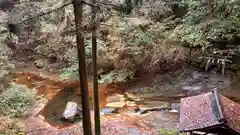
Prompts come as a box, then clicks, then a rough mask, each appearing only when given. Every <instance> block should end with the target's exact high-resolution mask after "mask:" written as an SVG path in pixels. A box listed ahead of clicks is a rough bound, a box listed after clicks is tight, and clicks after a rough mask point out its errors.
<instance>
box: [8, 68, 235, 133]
mask: <svg viewBox="0 0 240 135" xmlns="http://www.w3.org/2000/svg"><path fill="white" fill-rule="evenodd" d="M13 78H14V79H13V81H14V82H16V83H20V84H24V85H27V86H28V87H30V88H35V89H36V90H37V95H38V96H39V97H40V96H41V97H44V98H45V99H46V100H45V102H42V101H39V102H38V103H37V104H36V105H35V106H33V108H31V109H30V110H29V111H28V112H27V115H28V118H27V119H26V120H25V123H26V126H27V134H29V135H40V134H41V135H44V134H48V135H75V134H76V135H77V134H78V135H79V134H83V131H82V122H81V116H79V117H76V118H75V119H74V122H72V121H71V122H70V121H66V120H62V113H63V112H64V109H65V107H66V104H67V103H68V102H69V101H71V102H75V103H77V104H78V107H79V108H81V106H80V105H81V98H80V96H79V95H78V94H76V91H77V89H79V85H78V83H77V81H57V79H56V78H54V79H53V78H51V79H50V78H45V77H42V76H41V75H39V74H36V73H29V72H16V73H14V74H13ZM143 80H144V79H143ZM233 80H235V79H233V77H232V76H229V75H225V76H222V75H220V74H217V73H214V72H209V73H204V72H197V71H192V70H188V71H184V72H183V71H181V72H178V73H174V74H172V75H161V76H155V77H154V78H152V80H151V83H150V84H149V85H147V86H146V85H142V83H141V81H139V82H138V83H139V85H134V86H131V87H129V88H122V87H119V86H117V85H100V86H99V95H100V108H101V126H102V134H103V135H107V134H115V135H155V134H156V135H159V134H161V133H160V132H159V129H160V128H167V129H178V125H179V108H180V106H179V103H180V99H181V98H183V97H187V96H192V95H196V94H200V93H204V92H207V91H211V90H212V89H214V88H217V89H219V90H220V92H221V93H222V94H223V95H225V96H227V97H229V98H230V99H232V100H234V101H237V102H239V101H240V94H239V93H240V92H239V90H238V88H239V84H238V83H235V82H236V81H233ZM89 86H90V89H89V92H90V105H91V108H92V105H93V100H92V99H93V91H92V87H91V83H89ZM39 99H40V98H39ZM91 114H92V115H91V116H92V117H91V118H92V121H93V111H91ZM92 123H93V122H92ZM92 127H94V126H92Z"/></svg>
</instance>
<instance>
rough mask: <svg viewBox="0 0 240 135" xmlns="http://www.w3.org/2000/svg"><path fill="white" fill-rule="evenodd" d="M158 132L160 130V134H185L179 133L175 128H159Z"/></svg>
mask: <svg viewBox="0 0 240 135" xmlns="http://www.w3.org/2000/svg"><path fill="white" fill-rule="evenodd" d="M159 132H160V135H185V134H184V133H180V132H179V131H178V130H176V129H165V128H160V130H159Z"/></svg>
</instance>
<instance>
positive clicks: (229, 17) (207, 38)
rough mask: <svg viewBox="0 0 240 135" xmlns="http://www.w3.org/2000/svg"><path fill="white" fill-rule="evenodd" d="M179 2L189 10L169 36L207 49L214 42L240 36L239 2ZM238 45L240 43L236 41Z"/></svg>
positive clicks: (185, 0) (224, 0) (234, 38)
mask: <svg viewBox="0 0 240 135" xmlns="http://www.w3.org/2000/svg"><path fill="white" fill-rule="evenodd" d="M179 4H180V5H182V6H183V7H185V8H187V9H188V12H187V13H186V15H185V16H184V17H183V20H182V24H179V25H178V26H176V28H174V31H173V33H172V35H171V36H170V38H171V39H172V38H173V39H177V40H178V41H182V42H185V43H187V44H188V45H189V46H201V47H203V48H207V47H208V46H209V45H211V43H212V41H223V40H227V41H228V42H229V43H233V42H234V41H236V40H238V39H239V38H240V35H239V32H240V23H239V20H240V10H239V7H240V3H239V2H238V1H235V0H233V1H231V0H230V1H229V0H218V1H217V0H213V1H197V0H182V1H181V2H179ZM236 44H239V42H238V43H236Z"/></svg>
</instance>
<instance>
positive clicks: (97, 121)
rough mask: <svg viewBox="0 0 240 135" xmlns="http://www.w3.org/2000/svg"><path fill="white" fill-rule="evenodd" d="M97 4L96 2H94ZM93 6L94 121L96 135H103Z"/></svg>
mask: <svg viewBox="0 0 240 135" xmlns="http://www.w3.org/2000/svg"><path fill="white" fill-rule="evenodd" d="M92 4H93V5H95V4H96V0H92ZM96 8H97V7H95V6H92V63H93V90H94V121H95V135H100V134H101V125H100V111H99V93H98V74H97V36H96V12H97V11H96V10H97V9H96Z"/></svg>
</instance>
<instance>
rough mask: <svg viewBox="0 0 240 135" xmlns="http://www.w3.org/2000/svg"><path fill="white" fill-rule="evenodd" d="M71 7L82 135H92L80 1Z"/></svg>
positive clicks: (75, 0)
mask: <svg viewBox="0 0 240 135" xmlns="http://www.w3.org/2000/svg"><path fill="white" fill-rule="evenodd" d="M73 6H74V14H75V26H76V38H77V51H78V64H79V79H80V86H81V99H82V110H83V112H82V113H83V132H84V135H92V128H91V116H90V107H89V93H88V82H87V72H86V59H85V46H84V36H83V35H82V33H81V32H82V19H83V9H82V0H74V1H73Z"/></svg>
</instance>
